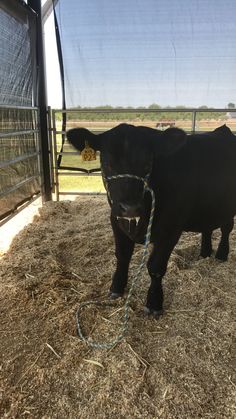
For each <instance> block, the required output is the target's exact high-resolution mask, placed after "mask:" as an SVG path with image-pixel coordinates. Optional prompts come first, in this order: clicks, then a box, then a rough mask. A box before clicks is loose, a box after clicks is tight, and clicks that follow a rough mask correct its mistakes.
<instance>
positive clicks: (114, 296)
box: [109, 291, 123, 300]
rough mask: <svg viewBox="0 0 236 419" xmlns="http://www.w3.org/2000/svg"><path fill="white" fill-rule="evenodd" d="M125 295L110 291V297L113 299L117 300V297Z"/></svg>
mask: <svg viewBox="0 0 236 419" xmlns="http://www.w3.org/2000/svg"><path fill="white" fill-rule="evenodd" d="M120 297H123V294H121V293H119V292H112V291H111V292H110V294H109V298H110V299H111V300H117V298H120Z"/></svg>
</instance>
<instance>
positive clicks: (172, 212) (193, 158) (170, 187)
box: [152, 134, 236, 231]
mask: <svg viewBox="0 0 236 419" xmlns="http://www.w3.org/2000/svg"><path fill="white" fill-rule="evenodd" d="M152 186H153V187H154V189H155V190H156V195H157V197H158V199H157V201H158V204H159V211H166V213H167V214H168V217H177V218H178V219H180V221H179V222H180V223H182V225H183V230H186V231H203V230H204V229H206V228H212V229H214V228H218V227H220V226H221V225H222V223H223V222H224V220H227V219H228V218H230V217H233V216H234V215H235V214H236V138H235V137H234V136H226V137H225V138H224V137H218V136H214V135H210V134H199V135H190V136H189V138H188V141H187V143H186V145H185V146H183V147H182V148H181V149H180V150H179V151H178V152H176V153H174V154H172V155H169V156H166V157H162V158H161V157H157V159H156V161H155V168H154V172H153V177H152Z"/></svg>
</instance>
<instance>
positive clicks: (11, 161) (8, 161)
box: [0, 152, 40, 169]
mask: <svg viewBox="0 0 236 419" xmlns="http://www.w3.org/2000/svg"><path fill="white" fill-rule="evenodd" d="M39 155H40V153H39V152H35V153H32V154H24V155H22V156H19V157H16V158H15V159H14V160H7V161H4V162H2V163H1V162H0V169H3V168H4V167H8V166H11V165H12V164H15V163H19V162H21V161H24V160H27V159H31V158H32V157H36V156H39Z"/></svg>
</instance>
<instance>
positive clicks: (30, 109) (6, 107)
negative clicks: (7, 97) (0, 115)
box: [0, 105, 39, 111]
mask: <svg viewBox="0 0 236 419" xmlns="http://www.w3.org/2000/svg"><path fill="white" fill-rule="evenodd" d="M0 109H13V110H15V109H16V110H18V109H19V110H26V111H38V110H39V108H37V107H36V106H15V105H0Z"/></svg>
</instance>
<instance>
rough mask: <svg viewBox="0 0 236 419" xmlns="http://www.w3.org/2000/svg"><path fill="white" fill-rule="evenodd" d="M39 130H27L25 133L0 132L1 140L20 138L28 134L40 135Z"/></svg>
mask: <svg viewBox="0 0 236 419" xmlns="http://www.w3.org/2000/svg"><path fill="white" fill-rule="evenodd" d="M38 133H39V130H38V129H27V130H24V131H11V132H3V131H2V132H0V138H9V137H19V136H21V135H27V134H38Z"/></svg>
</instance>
